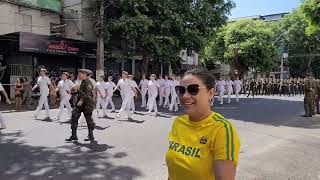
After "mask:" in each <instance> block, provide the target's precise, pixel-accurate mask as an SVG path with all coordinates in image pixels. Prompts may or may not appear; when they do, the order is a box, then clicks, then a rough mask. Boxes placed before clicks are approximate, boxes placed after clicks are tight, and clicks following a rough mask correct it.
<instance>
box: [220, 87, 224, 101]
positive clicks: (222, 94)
mask: <svg viewBox="0 0 320 180" xmlns="http://www.w3.org/2000/svg"><path fill="white" fill-rule="evenodd" d="M223 96H224V90H221V91H220V93H219V99H220V104H223Z"/></svg>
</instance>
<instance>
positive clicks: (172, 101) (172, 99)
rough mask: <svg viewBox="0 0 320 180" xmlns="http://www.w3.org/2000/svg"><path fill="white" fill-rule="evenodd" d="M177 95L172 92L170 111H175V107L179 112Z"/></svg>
mask: <svg viewBox="0 0 320 180" xmlns="http://www.w3.org/2000/svg"><path fill="white" fill-rule="evenodd" d="M177 98H178V96H177V94H176V93H175V92H174V93H173V92H171V104H170V107H169V110H170V111H172V110H173V106H174V110H175V111H178V103H177Z"/></svg>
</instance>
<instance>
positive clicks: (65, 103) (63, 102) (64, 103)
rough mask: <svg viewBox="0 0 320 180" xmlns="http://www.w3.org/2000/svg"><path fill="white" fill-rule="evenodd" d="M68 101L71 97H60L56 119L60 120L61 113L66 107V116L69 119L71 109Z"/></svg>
mask: <svg viewBox="0 0 320 180" xmlns="http://www.w3.org/2000/svg"><path fill="white" fill-rule="evenodd" d="M70 99H71V96H61V101H60V107H59V112H58V115H57V118H58V119H60V118H61V115H62V112H63V110H64V106H66V108H67V110H68V116H70V117H71V113H72V108H71V105H70ZM70 117H69V118H70Z"/></svg>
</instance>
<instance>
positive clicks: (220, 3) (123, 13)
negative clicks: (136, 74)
mask: <svg viewBox="0 0 320 180" xmlns="http://www.w3.org/2000/svg"><path fill="white" fill-rule="evenodd" d="M232 7H233V2H232V1H230V0H227V1H224V0H215V1H212V0H197V1H194V0H159V1H154V0H115V1H113V4H112V6H110V7H108V10H107V12H110V14H108V16H107V18H106V21H107V23H106V24H107V27H106V28H105V29H106V32H107V33H106V34H107V36H108V37H110V38H109V44H112V41H115V40H117V41H118V42H122V43H121V46H120V47H121V49H122V52H123V53H125V54H129V55H132V54H141V55H142V56H143V67H142V68H141V72H142V73H141V74H145V73H147V72H148V63H149V60H150V59H154V60H161V61H163V62H164V61H167V62H170V61H175V60H178V58H177V57H178V55H179V53H180V51H181V50H182V49H187V50H188V52H192V51H197V52H200V51H201V50H202V49H203V48H204V47H205V44H206V40H207V39H208V38H209V37H212V36H213V34H214V33H215V32H216V29H217V28H219V27H220V26H222V24H224V23H225V22H226V19H227V17H226V14H228V13H229V12H230V9H231V8H232Z"/></svg>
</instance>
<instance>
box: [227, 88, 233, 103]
mask: <svg viewBox="0 0 320 180" xmlns="http://www.w3.org/2000/svg"><path fill="white" fill-rule="evenodd" d="M227 93H228V103H230V102H231V94H232V93H233V92H232V90H228V92H227Z"/></svg>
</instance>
